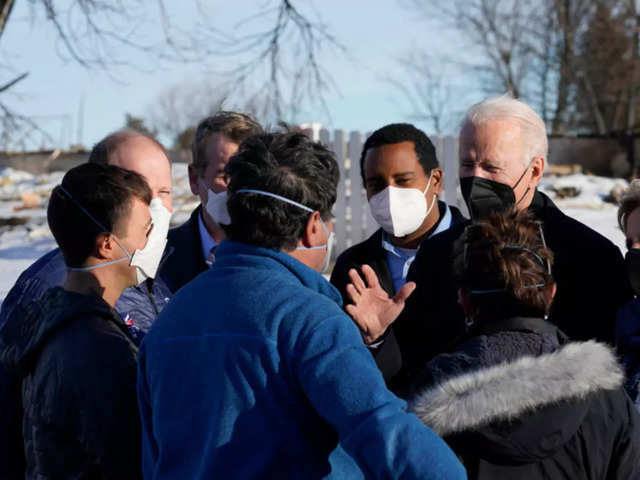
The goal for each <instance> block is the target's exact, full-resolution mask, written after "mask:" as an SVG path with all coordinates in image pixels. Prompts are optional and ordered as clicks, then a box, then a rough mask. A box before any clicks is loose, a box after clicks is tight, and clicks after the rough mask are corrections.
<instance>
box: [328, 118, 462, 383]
mask: <svg viewBox="0 0 640 480" xmlns="http://www.w3.org/2000/svg"><path fill="white" fill-rule="evenodd" d="M360 172H361V175H362V183H363V185H364V187H365V189H366V191H367V199H368V200H369V207H370V208H371V214H372V216H373V218H374V219H375V220H376V222H378V224H379V225H380V227H381V228H380V229H379V230H378V231H376V232H375V233H374V234H373V235H372V236H371V237H369V238H368V239H367V240H365V241H364V242H362V243H359V244H357V245H354V246H352V247H350V248H348V249H347V250H345V251H344V252H343V253H342V254H341V255H340V256H339V257H338V259H337V261H336V264H335V266H334V268H333V271H332V273H331V283H332V284H333V285H334V286H335V287H336V288H337V289H338V290H339V291H340V293H341V295H342V298H343V300H344V302H345V304H346V303H349V297H348V294H347V291H346V287H347V285H348V284H349V283H350V282H351V280H350V277H349V271H350V270H351V269H358V270H359V269H360V267H361V266H362V265H368V266H369V267H371V269H372V270H373V271H374V272H375V274H376V276H377V278H378V281H379V282H380V286H381V287H382V289H383V290H384V291H385V292H386V293H387V294H388V295H389V296H391V297H393V296H394V295H395V294H396V292H397V291H398V290H400V287H401V286H402V285H404V284H405V283H406V282H407V273H408V271H409V267H410V266H411V263H412V262H413V260H414V259H415V256H416V253H417V252H418V249H424V248H429V241H430V239H431V238H433V237H435V236H436V235H437V234H439V233H441V232H444V231H446V230H447V229H449V228H451V227H452V226H453V225H457V224H459V223H461V222H463V221H464V220H465V218H464V217H463V216H462V214H461V213H460V211H459V210H458V209H457V208H456V207H453V206H449V205H447V204H446V203H444V202H442V201H439V200H438V196H439V195H440V193H441V192H442V169H441V168H440V167H439V164H438V159H437V158H436V150H435V148H434V146H433V144H432V143H431V140H429V137H427V135H426V134H425V133H424V132H423V131H422V130H419V129H417V128H416V127H414V126H413V125H410V124H408V123H395V124H390V125H386V126H384V127H382V128H380V129H378V130H376V131H375V132H373V133H372V134H371V135H370V136H369V138H367V140H366V142H365V144H364V147H363V149H362V154H361V155H360ZM363 336H364V338H365V341H366V342H367V344H369V345H370V346H371V352H372V353H373V355H374V357H375V359H376V363H377V364H378V367H380V370H381V371H382V373H383V375H384V377H385V380H386V381H387V382H389V381H390V380H391V379H392V377H393V376H394V375H395V374H396V373H397V372H398V370H399V369H400V367H401V358H400V354H399V350H398V347H397V343H396V342H395V337H394V334H393V327H390V328H389V329H387V331H386V332H385V339H384V342H380V339H379V338H374V337H372V336H371V335H369V332H367V331H363Z"/></svg>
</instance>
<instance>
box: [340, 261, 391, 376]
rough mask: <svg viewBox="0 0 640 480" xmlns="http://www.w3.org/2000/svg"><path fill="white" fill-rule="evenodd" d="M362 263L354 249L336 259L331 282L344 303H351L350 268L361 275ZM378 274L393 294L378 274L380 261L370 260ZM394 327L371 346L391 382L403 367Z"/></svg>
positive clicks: (383, 283)
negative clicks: (348, 286)
mask: <svg viewBox="0 0 640 480" xmlns="http://www.w3.org/2000/svg"><path fill="white" fill-rule="evenodd" d="M362 263H364V262H361V263H358V262H356V261H355V259H354V258H353V255H352V250H351V249H349V250H346V251H345V252H343V253H342V255H340V256H339V257H338V259H337V260H336V264H335V266H334V267H333V271H332V272H331V283H332V284H333V286H334V287H336V288H337V289H338V291H339V292H340V295H342V301H343V304H344V305H347V304H349V303H351V301H350V300H349V297H348V295H347V285H348V284H349V283H351V280H350V279H349V270H351V269H352V268H355V269H356V270H357V271H358V273H360V275H362V272H361V270H360V267H361V265H362ZM368 263H369V264H372V265H370V266H371V267H372V268H373V269H374V271H375V272H376V274H377V275H378V279H379V280H380V281H381V285H382V287H383V288H385V287H386V288H385V290H386V291H387V293H388V294H389V295H393V291H391V292H389V286H388V285H386V283H387V282H385V281H384V280H381V279H380V275H379V274H378V271H377V270H378V269H379V268H378V265H377V263H378V262H368ZM393 329H394V327H393V325H391V326H390V327H389V328H388V329H387V331H386V332H385V334H384V335H383V338H382V339H381V343H379V344H378V345H377V346H376V347H371V348H369V351H370V352H371V354H372V355H373V358H374V359H375V361H376V364H377V365H378V368H379V369H380V371H381V372H382V376H383V377H384V380H385V382H387V384H389V382H390V381H391V380H392V378H393V377H394V376H395V375H396V374H397V373H398V372H399V371H400V368H401V367H402V354H401V353H400V348H399V347H398V342H397V341H396V338H395V334H394V331H393Z"/></svg>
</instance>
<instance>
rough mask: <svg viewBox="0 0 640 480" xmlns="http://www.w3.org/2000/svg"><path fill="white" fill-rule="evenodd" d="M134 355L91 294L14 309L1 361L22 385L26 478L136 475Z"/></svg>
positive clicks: (4, 331) (0, 337)
mask: <svg viewBox="0 0 640 480" xmlns="http://www.w3.org/2000/svg"><path fill="white" fill-rule="evenodd" d="M136 355H137V348H136V346H135V344H134V343H133V339H132V338H131V336H130V334H129V331H128V329H127V326H126V325H125V324H124V322H123V321H122V319H121V318H120V316H119V315H118V314H117V312H115V310H113V309H112V308H110V307H109V305H107V303H105V302H104V300H102V299H101V298H99V297H97V296H95V295H80V294H77V293H72V292H67V291H65V290H63V289H62V288H60V287H56V288H53V289H50V290H49V291H47V292H46V293H45V294H44V295H43V296H42V298H41V299H40V300H38V301H35V302H31V303H29V304H26V305H25V304H21V305H19V306H18V307H17V308H16V309H15V310H14V312H13V314H12V315H11V317H10V318H9V319H8V320H7V322H6V323H5V324H4V325H3V327H2V328H1V329H0V361H1V362H2V364H3V365H4V367H5V368H6V369H7V370H8V371H9V372H10V373H12V374H13V376H14V377H15V378H17V379H19V384H20V391H21V402H22V409H21V413H22V415H21V418H22V420H23V427H24V429H23V437H24V442H23V445H24V452H25V457H26V475H25V476H26V478H28V479H39V480H40V479H43V480H44V479H59V478H65V479H83V478H105V479H108V478H112V479H129V478H139V477H140V420H139V415H138V407H137V403H136ZM25 476H23V477H22V478H25Z"/></svg>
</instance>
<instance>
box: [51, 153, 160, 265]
mask: <svg viewBox="0 0 640 480" xmlns="http://www.w3.org/2000/svg"><path fill="white" fill-rule="evenodd" d="M133 198H139V199H140V200H142V201H143V202H145V203H147V204H149V203H151V190H150V189H149V185H147V182H146V180H145V179H144V177H143V176H142V175H140V174H138V173H136V172H133V171H131V170H125V169H124V168H120V167H116V166H115V165H102V164H89V163H83V164H82V165H79V166H77V167H75V168H72V169H71V170H69V171H68V172H67V173H66V174H65V176H64V178H63V179H62V183H61V185H59V186H57V187H56V188H54V189H53V191H52V192H51V199H50V200H49V207H48V208H47V221H48V223H49V228H50V229H51V233H52V234H53V237H54V238H55V239H56V242H57V243H58V246H59V247H60V251H61V252H62V256H63V257H64V261H65V263H66V264H67V266H69V267H79V266H81V265H82V264H83V263H84V262H85V261H86V260H87V258H88V257H89V256H90V255H91V254H92V253H93V251H94V248H95V240H96V236H97V235H98V234H100V233H107V232H113V233H115V234H116V235H118V236H120V237H123V236H126V234H127V232H126V229H125V222H126V220H127V219H128V218H129V215H130V213H131V202H132V201H133ZM98 223H99V224H100V225H98ZM129 253H132V252H129Z"/></svg>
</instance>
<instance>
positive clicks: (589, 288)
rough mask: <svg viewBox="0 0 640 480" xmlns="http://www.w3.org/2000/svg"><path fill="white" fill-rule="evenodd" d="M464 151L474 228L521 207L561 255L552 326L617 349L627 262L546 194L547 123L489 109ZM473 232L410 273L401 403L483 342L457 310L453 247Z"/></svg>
mask: <svg viewBox="0 0 640 480" xmlns="http://www.w3.org/2000/svg"><path fill="white" fill-rule="evenodd" d="M459 142H460V143H459V156H460V165H459V173H460V186H461V190H462V194H463V197H464V199H465V202H466V204H467V206H468V207H469V212H470V214H471V217H472V219H478V218H482V217H483V216H486V215H487V214H489V213H491V212H494V211H499V210H503V209H505V208H508V207H511V206H513V205H515V206H516V208H517V209H518V210H525V209H528V210H529V211H531V212H532V213H533V214H534V216H535V218H536V219H537V220H539V221H540V225H541V228H540V242H542V243H545V242H546V245H547V246H548V247H549V248H550V249H551V251H552V252H553V255H554V262H553V272H552V273H553V276H554V278H555V279H556V281H557V287H558V290H557V295H556V299H555V302H554V306H553V309H552V311H551V313H550V315H549V321H551V322H552V323H554V324H556V325H557V326H558V327H559V328H560V329H561V330H562V331H564V332H565V333H566V334H567V335H568V336H569V337H571V338H573V339H578V340H587V339H592V338H596V339H598V340H602V341H606V342H609V343H612V342H613V336H614V325H615V316H616V311H617V310H618V309H619V308H620V307H621V306H622V305H624V304H625V303H626V302H627V301H628V300H629V299H630V298H631V295H632V293H631V290H630V287H629V284H628V282H627V279H626V275H625V267H624V262H623V258H622V255H621V253H620V250H619V249H618V248H617V247H616V246H615V245H614V244H613V243H611V242H610V241H609V240H607V239H606V238H604V237H603V236H602V235H600V234H599V233H597V232H595V231H594V230H592V229H590V228H589V227H587V226H586V225H583V224H582V223H580V222H578V221H577V220H575V219H573V218H571V217H568V216H567V215H565V214H564V213H562V212H561V211H560V210H559V209H558V208H557V207H556V206H555V205H554V203H553V202H552V201H551V199H550V198H549V197H547V196H546V195H545V194H543V193H542V192H540V191H538V190H537V186H538V184H539V183H540V180H541V179H542V174H543V172H544V169H545V165H546V163H547V150H548V142H547V136H546V129H545V125H544V122H543V121H542V119H541V118H540V117H539V116H538V115H537V114H536V113H535V112H534V111H533V109H531V107H529V106H528V105H526V104H525V103H524V102H521V101H519V100H516V99H513V98H511V97H509V96H502V97H498V98H490V99H486V100H484V101H482V102H480V103H478V104H476V105H474V106H472V107H471V108H470V109H469V111H468V112H467V115H466V116H465V119H464V120H463V123H462V128H461V132H460V141H459ZM466 226H467V224H461V225H459V226H457V227H456V228H452V229H450V230H448V231H447V232H443V233H442V234H441V235H439V237H438V238H435V239H433V240H434V241H433V243H432V246H431V248H429V249H428V250H424V251H422V250H421V251H420V252H419V253H418V255H417V256H416V259H415V261H414V263H413V265H412V266H411V270H410V271H409V275H408V277H407V279H408V280H412V281H415V282H416V284H417V291H416V292H415V293H414V294H413V295H412V296H411V297H410V298H409V300H408V301H407V305H406V308H405V311H404V312H403V314H402V315H401V316H400V317H399V318H398V319H397V320H396V322H395V324H394V333H395V335H396V339H397V341H398V345H399V352H398V355H400V356H401V357H402V364H403V368H402V372H401V373H400V374H399V376H398V377H396V378H395V379H394V381H393V382H392V383H391V385H390V386H391V387H392V388H393V389H394V390H396V392H397V393H399V394H401V395H403V394H406V393H407V391H406V388H407V387H408V385H409V384H410V383H411V381H412V379H413V378H414V377H415V375H416V373H417V372H418V371H419V370H420V369H421V368H422V367H423V365H424V364H425V363H426V362H427V361H429V360H430V359H431V358H432V357H433V356H434V355H436V354H438V353H443V352H447V351H449V350H450V349H451V348H452V347H454V346H455V345H456V344H457V343H458V342H460V341H461V340H464V338H465V337H467V336H468V335H469V334H470V333H472V332H473V333H476V334H477V331H476V330H477V327H476V326H474V325H473V322H472V321H471V320H470V319H465V316H464V313H463V311H462V309H461V308H460V306H459V304H458V288H457V285H456V281H455V278H454V275H453V268H452V246H453V242H454V240H455V239H456V238H458V237H459V236H460V235H461V234H462V232H463V231H464V229H465V227H466ZM356 321H357V322H358V321H359V322H360V323H364V322H365V321H364V320H359V319H356ZM363 326H364V325H361V328H362V327H363ZM369 327H370V326H369ZM383 334H384V331H381V332H380V335H381V336H382V335H383Z"/></svg>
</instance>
